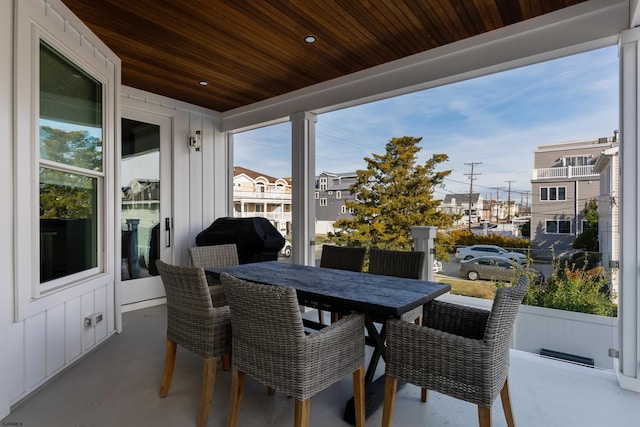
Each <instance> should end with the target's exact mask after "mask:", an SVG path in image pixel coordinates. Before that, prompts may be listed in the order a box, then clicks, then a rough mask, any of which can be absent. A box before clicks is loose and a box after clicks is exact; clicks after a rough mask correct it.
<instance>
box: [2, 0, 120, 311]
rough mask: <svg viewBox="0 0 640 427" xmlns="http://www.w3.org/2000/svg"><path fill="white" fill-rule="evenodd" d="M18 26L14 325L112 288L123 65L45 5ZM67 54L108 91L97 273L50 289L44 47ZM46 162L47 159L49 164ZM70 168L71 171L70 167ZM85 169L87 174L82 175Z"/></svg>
mask: <svg viewBox="0 0 640 427" xmlns="http://www.w3.org/2000/svg"><path fill="white" fill-rule="evenodd" d="M16 8H17V14H16V20H15V23H16V24H15V25H16V28H15V33H16V38H15V50H14V52H15V63H16V68H15V70H16V73H15V95H16V96H15V112H16V113H15V137H16V140H17V141H23V143H21V144H16V145H15V174H16V175H15V177H16V178H15V184H14V185H15V190H14V192H15V194H16V198H15V204H14V208H15V214H14V217H15V223H14V229H15V235H16V236H20V238H19V239H16V246H15V292H14V296H15V307H16V310H15V312H14V320H15V321H20V320H24V319H26V318H28V317H30V316H32V315H35V314H37V313H41V312H42V311H44V310H45V309H46V308H48V307H50V306H52V305H54V304H58V303H63V302H65V301H68V300H70V299H72V298H74V297H79V296H81V295H83V294H86V293H87V292H91V291H92V290H94V289H98V288H100V287H104V286H105V285H109V284H113V283H114V277H115V275H114V271H115V250H114V239H113V238H108V237H107V236H114V235H115V202H116V198H118V197H119V195H120V194H119V192H117V194H116V191H115V188H116V181H115V174H114V159H115V148H116V140H115V137H116V135H117V133H118V132H117V129H118V128H119V123H118V120H117V117H118V115H117V112H118V110H119V97H120V87H119V85H120V81H119V75H120V71H119V70H120V60H119V59H118V58H117V56H115V55H114V54H113V52H111V51H110V50H109V48H108V47H107V46H106V45H104V44H103V43H102V42H101V41H100V40H99V39H98V38H97V37H95V35H93V34H92V33H90V32H87V31H88V30H87V29H86V27H85V26H84V25H83V24H82V23H81V22H80V21H79V20H77V19H75V17H73V16H69V17H66V18H65V17H63V16H61V15H60V13H61V12H60V11H59V10H54V9H53V7H51V6H50V5H48V6H46V7H43V4H42V2H39V1H31V0H25V1H20V2H16ZM41 40H42V41H44V42H46V43H47V44H48V45H49V46H50V47H51V48H53V49H54V50H56V51H57V52H58V53H60V54H61V55H63V56H64V57H65V58H66V59H67V60H69V61H70V62H72V63H73V64H74V65H75V66H77V67H78V68H81V69H82V70H83V71H84V72H86V73H87V74H88V75H90V76H91V77H92V78H94V79H95V80H96V81H97V82H99V83H100V84H101V85H102V90H103V96H102V102H103V111H102V113H103V120H102V126H103V136H102V138H103V141H102V144H103V145H102V150H103V151H102V156H103V170H102V171H101V172H100V173H97V174H95V177H97V178H98V179H99V180H102V186H101V188H100V186H99V189H98V193H97V198H98V207H97V211H96V215H97V217H98V218H99V220H98V223H97V227H98V235H97V250H98V260H97V261H98V262H97V267H96V268H92V269H89V270H85V271H82V272H79V273H75V274H71V275H68V276H65V277H63V278H59V279H55V280H52V281H50V282H47V283H45V284H41V283H40V265H39V263H40V218H39V212H40V208H39V206H40V199H39V182H40V178H39V167H40V165H41V161H40V157H39V144H40V141H39V121H40V108H39V99H40V82H39V75H40V71H39V70H40V54H39V52H40V41H41ZM43 163H44V161H43ZM64 169H65V170H69V169H72V168H67V167H64ZM84 174H85V173H84V171H83V175H84Z"/></svg>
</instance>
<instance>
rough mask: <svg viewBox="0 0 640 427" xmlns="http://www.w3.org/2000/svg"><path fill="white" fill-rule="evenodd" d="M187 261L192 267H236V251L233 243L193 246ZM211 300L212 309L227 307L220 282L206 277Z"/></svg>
mask: <svg viewBox="0 0 640 427" xmlns="http://www.w3.org/2000/svg"><path fill="white" fill-rule="evenodd" d="M189 261H190V262H191V265H192V266H193V267H201V268H214V267H227V266H229V265H238V264H239V263H240V262H239V261H238V250H237V248H236V244H235V243H229V244H224V245H213V246H193V247H190V248H189ZM207 282H208V283H209V291H210V292H211V300H212V301H213V306H214V307H223V306H225V305H227V300H226V299H225V297H224V291H223V289H222V284H220V280H218V279H216V278H214V277H213V276H207Z"/></svg>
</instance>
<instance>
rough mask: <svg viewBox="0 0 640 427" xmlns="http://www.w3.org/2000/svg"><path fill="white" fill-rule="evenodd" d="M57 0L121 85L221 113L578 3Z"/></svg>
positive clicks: (518, 0)
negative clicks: (94, 40) (102, 52)
mask: <svg viewBox="0 0 640 427" xmlns="http://www.w3.org/2000/svg"><path fill="white" fill-rule="evenodd" d="M62 1H63V3H65V4H66V5H67V7H69V8H70V9H71V10H72V11H73V12H74V13H75V14H76V15H77V16H78V17H79V18H80V19H82V21H83V22H84V23H85V24H86V25H87V26H88V27H89V28H90V29H91V30H92V31H94V32H95V33H96V34H97V35H98V37H100V39H101V40H102V41H103V42H104V43H106V44H107V45H108V46H109V47H110V48H111V49H112V50H113V51H114V52H115V53H116V54H117V55H118V56H119V57H120V58H121V60H122V82H123V84H125V85H127V86H132V87H135V88H139V89H143V90H146V91H149V92H153V93H157V94H160V95H164V96H167V97H171V98H174V99H178V100H181V101H185V102H188V103H191V104H195V105H199V106H202V107H206V108H210V109H212V110H216V111H219V112H224V111H228V110H231V109H234V108H237V107H242V106H244V105H248V104H251V103H254V102H257V101H261V100H265V99H269V98H272V97H274V96H278V95H281V94H285V93H288V92H291V91H294V90H296V89H301V88H304V87H307V86H310V85H313V84H316V83H320V82H324V81H327V80H330V79H333V78H336V77H340V76H344V75H347V74H350V73H354V72H357V71H360V70H364V69H367V68H370V67H373V66H376V65H380V64H383V63H386V62H389V61H393V60H396V59H399V58H403V57H406V56H409V55H412V54H416V53H419V52H423V51H426V50H429V49H433V48H435V47H438V46H442V45H445V44H448V43H452V42H455V41H458V40H461V39H465V38H468V37H472V36H474V35H477V34H481V33H484V32H488V31H491V30H494V29H497V28H501V27H504V26H507V25H511V24H514V23H517V22H520V21H523V20H526V19H530V18H533V17H536V16H540V15H543V14H546V13H549V12H553V11H556V10H558V9H562V8H564V7H568V6H572V5H575V4H578V3H581V2H583V1H585V0H360V1H357V0H345V1H338V0H270V1H265V0H235V1H234V0H227V1H221V0H189V1H175V0H98V1H96V0H62ZM307 35H313V36H315V37H317V41H316V42H315V43H313V44H307V43H305V42H304V37H305V36H307ZM200 81H206V82H208V85H207V86H202V85H200V84H199V82H200Z"/></svg>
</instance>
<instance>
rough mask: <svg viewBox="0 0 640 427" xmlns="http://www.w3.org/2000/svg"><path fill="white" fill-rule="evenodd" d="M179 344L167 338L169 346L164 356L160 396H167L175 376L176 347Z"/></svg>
mask: <svg viewBox="0 0 640 427" xmlns="http://www.w3.org/2000/svg"><path fill="white" fill-rule="evenodd" d="M177 348H178V344H176V343H174V342H173V341H171V340H170V339H167V346H166V350H165V356H164V372H163V373H162V383H161V384H160V397H166V396H167V394H168V393H169V387H170V386H171V378H172V377H173V367H174V365H175V364H176V349H177Z"/></svg>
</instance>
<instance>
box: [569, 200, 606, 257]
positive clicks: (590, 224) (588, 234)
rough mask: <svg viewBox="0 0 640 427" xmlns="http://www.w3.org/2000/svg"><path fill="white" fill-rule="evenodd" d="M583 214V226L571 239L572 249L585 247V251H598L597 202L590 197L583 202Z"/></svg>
mask: <svg viewBox="0 0 640 427" xmlns="http://www.w3.org/2000/svg"><path fill="white" fill-rule="evenodd" d="M582 215H583V216H584V227H583V230H582V233H580V234H579V235H578V236H577V237H576V240H574V241H573V248H574V249H585V250H587V251H593V252H599V251H600V248H599V244H598V202H597V201H596V200H595V199H591V200H589V201H587V202H586V203H585V204H584V210H583V211H582Z"/></svg>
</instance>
